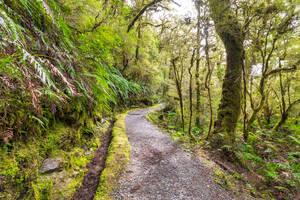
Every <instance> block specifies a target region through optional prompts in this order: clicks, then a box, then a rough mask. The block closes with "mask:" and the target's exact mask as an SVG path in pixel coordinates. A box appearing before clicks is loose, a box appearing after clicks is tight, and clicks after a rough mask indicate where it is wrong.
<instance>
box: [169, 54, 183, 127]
mask: <svg viewBox="0 0 300 200" xmlns="http://www.w3.org/2000/svg"><path fill="white" fill-rule="evenodd" d="M176 60H177V58H175V59H172V66H173V72H174V78H175V84H176V89H177V94H178V97H179V105H180V115H181V116H180V118H181V123H182V130H183V131H184V115H183V109H184V108H183V96H182V87H181V80H182V77H179V76H180V74H179V73H178V71H177V69H176ZM181 75H182V74H181Z"/></svg>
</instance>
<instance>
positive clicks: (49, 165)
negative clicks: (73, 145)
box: [39, 158, 62, 174]
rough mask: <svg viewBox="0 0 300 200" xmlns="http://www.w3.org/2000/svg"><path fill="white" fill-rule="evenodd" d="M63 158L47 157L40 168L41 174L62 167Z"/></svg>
mask: <svg viewBox="0 0 300 200" xmlns="http://www.w3.org/2000/svg"><path fill="white" fill-rule="evenodd" d="M61 164H62V158H47V159H46V160H44V162H43V164H42V166H41V167H40V169H39V173H40V174H45V173H51V172H54V171H59V170H60V169H61V167H62V166H61Z"/></svg>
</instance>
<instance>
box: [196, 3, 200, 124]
mask: <svg viewBox="0 0 300 200" xmlns="http://www.w3.org/2000/svg"><path fill="white" fill-rule="evenodd" d="M196 9H197V13H198V17H197V51H196V73H195V82H196V112H195V115H196V118H195V125H196V126H198V127H199V126H200V106H201V105H200V74H199V70H200V69H199V68H200V42H201V40H200V28H201V27H200V3H196Z"/></svg>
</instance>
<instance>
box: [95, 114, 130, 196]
mask: <svg viewBox="0 0 300 200" xmlns="http://www.w3.org/2000/svg"><path fill="white" fill-rule="evenodd" d="M126 115H127V114H126V113H124V114H120V115H118V117H117V119H118V120H117V121H116V123H115V126H114V128H113V130H112V140H111V143H110V146H109V150H108V156H107V158H106V162H105V169H104V170H103V172H102V174H101V177H100V183H99V186H98V189H97V192H96V195H95V198H94V200H108V199H111V196H112V192H113V189H114V187H115V186H116V185H117V183H118V181H119V178H120V175H121V173H122V171H123V170H124V169H125V167H126V166H127V165H128V164H129V161H130V144H129V141H128V137H127V135H126V128H125V118H126Z"/></svg>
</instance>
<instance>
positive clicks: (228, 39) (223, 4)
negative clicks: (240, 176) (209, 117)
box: [209, 0, 244, 145]
mask: <svg viewBox="0 0 300 200" xmlns="http://www.w3.org/2000/svg"><path fill="white" fill-rule="evenodd" d="M209 3H210V11H211V16H212V18H213V20H214V22H215V29H216V32H217V34H218V35H219V36H220V38H221V40H222V41H223V44H224V46H225V49H226V54H227V57H226V64H227V66H226V70H225V77H224V80H223V86H222V98H221V102H220V104H219V108H218V117H217V121H216V122H215V126H214V133H215V134H214V136H217V135H219V134H216V133H220V132H222V133H224V134H225V137H224V138H222V139H220V138H219V137H212V139H213V140H214V141H215V142H216V145H222V144H232V143H234V141H235V134H234V132H235V128H236V123H237V120H238V118H239V115H240V104H241V76H242V64H243V51H244V50H243V41H244V37H243V34H242V31H241V25H240V23H239V21H238V19H237V18H236V16H235V14H234V12H233V11H232V9H231V8H230V5H231V2H230V1H228V0H209Z"/></svg>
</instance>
